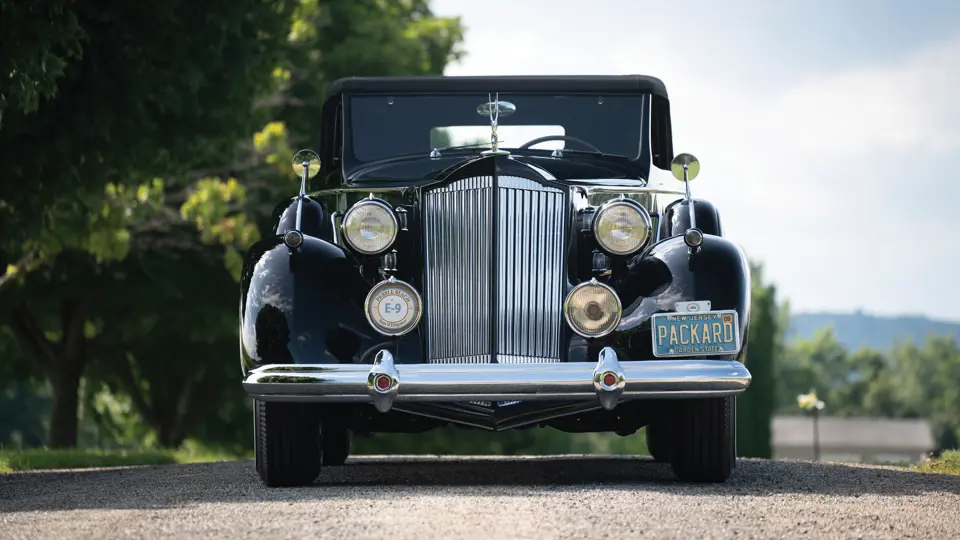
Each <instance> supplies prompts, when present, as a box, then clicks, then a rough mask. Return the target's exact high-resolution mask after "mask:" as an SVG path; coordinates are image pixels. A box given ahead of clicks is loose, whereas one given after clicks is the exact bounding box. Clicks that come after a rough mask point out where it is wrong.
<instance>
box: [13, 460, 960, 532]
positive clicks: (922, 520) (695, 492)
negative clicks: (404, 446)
mask: <svg viewBox="0 0 960 540" xmlns="http://www.w3.org/2000/svg"><path fill="white" fill-rule="evenodd" d="M118 537H124V538H156V537H178V538H180V537H205V538H231V539H238V538H258V539H262V538H271V539H272V538H305V537H310V538H317V537H324V538H351V539H359V538H389V539H391V540H400V539H406V538H410V539H426V538H444V539H457V540H461V539H472V538H483V539H506V538H517V539H526V538H638V537H643V538H663V537H669V538H797V537H802V538H871V539H873V538H960V477H951V476H943V475H931V474H920V473H914V472H908V471H904V470H900V469H896V468H892V467H885V468H884V467H868V466H853V465H841V464H830V463H817V464H814V463H809V462H791V461H760V460H740V461H739V462H738V468H737V470H736V472H735V473H734V477H733V478H731V479H730V481H729V482H727V483H726V484H713V485H686V484H681V483H679V482H677V481H675V480H674V479H673V477H672V476H671V475H670V470H669V467H668V466H667V465H664V464H660V463H654V462H652V461H649V459H647V458H622V457H580V456H562V457H531V458H473V457H471V458H454V457H442V458H436V457H418V458H403V457H391V458H364V459H357V458H353V459H351V460H350V461H348V462H347V464H346V465H345V466H343V467H330V468H327V469H325V470H324V472H323V474H322V476H321V479H320V480H319V481H318V482H317V484H316V485H314V486H312V487H309V488H297V489H266V488H264V487H262V485H261V484H260V482H259V479H258V478H257V475H256V472H255V471H254V466H253V463H252V462H251V461H237V462H229V463H206V464H196V465H170V466H160V467H133V468H116V469H99V470H86V471H57V472H30V473H17V474H7V475H0V538H44V539H46V538H58V539H59V538H98V539H99V538H118Z"/></svg>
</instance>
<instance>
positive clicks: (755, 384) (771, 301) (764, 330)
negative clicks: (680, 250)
mask: <svg viewBox="0 0 960 540" xmlns="http://www.w3.org/2000/svg"><path fill="white" fill-rule="evenodd" d="M750 273H751V280H752V281H751V298H752V301H751V306H750V329H749V333H748V336H747V341H746V352H747V354H746V360H745V361H746V364H747V366H748V369H749V370H750V373H751V375H752V376H753V380H752V382H751V383H750V386H749V387H748V388H747V390H746V392H744V393H743V394H742V395H741V396H740V397H738V398H737V452H738V454H739V455H741V456H745V457H762V458H769V457H771V456H772V454H773V452H772V448H771V444H770V443H771V441H770V424H771V421H772V419H773V412H774V409H775V406H776V375H775V373H776V360H777V358H778V357H779V356H780V354H781V352H780V351H781V347H782V335H783V328H782V326H781V321H780V314H779V310H780V306H779V305H778V303H777V298H776V287H774V286H773V285H772V284H767V283H764V281H763V269H762V267H761V266H759V265H752V267H751V272H750Z"/></svg>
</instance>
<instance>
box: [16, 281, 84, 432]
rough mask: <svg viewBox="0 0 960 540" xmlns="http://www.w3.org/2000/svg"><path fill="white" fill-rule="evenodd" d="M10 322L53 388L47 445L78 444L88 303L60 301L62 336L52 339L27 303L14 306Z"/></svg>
mask: <svg viewBox="0 0 960 540" xmlns="http://www.w3.org/2000/svg"><path fill="white" fill-rule="evenodd" d="M10 315H11V322H12V326H13V328H14V331H15V332H16V334H17V338H18V340H19V341H20V342H21V344H22V345H23V346H24V347H25V348H27V349H28V350H30V351H32V352H33V355H34V358H35V359H36V361H37V364H38V365H39V367H40V370H41V371H42V372H43V374H44V375H45V376H46V377H47V380H49V381H50V386H51V388H52V390H53V410H52V411H51V417H50V436H49V438H48V441H47V444H48V445H50V446H51V447H53V448H73V447H75V446H76V445H77V425H78V420H77V411H78V409H79V406H80V377H81V376H82V375H83V370H84V368H85V367H86V363H87V357H88V355H89V354H90V347H89V345H90V343H89V340H87V339H86V338H85V337H84V335H83V325H84V322H85V321H86V302H85V301H76V300H64V301H62V302H61V303H60V330H61V332H60V334H61V335H60V339H59V340H50V339H48V338H47V337H46V336H45V335H44V331H43V328H42V327H41V326H40V324H39V323H38V322H37V320H36V319H35V318H34V316H33V314H32V313H31V312H30V310H29V309H28V308H27V306H26V304H25V303H21V304H20V306H18V307H17V308H15V309H13V310H12V312H11V314H10Z"/></svg>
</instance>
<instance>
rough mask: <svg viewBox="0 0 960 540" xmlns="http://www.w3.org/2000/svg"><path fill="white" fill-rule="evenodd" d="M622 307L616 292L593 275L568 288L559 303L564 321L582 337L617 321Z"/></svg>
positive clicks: (597, 334) (603, 332)
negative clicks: (568, 292)
mask: <svg viewBox="0 0 960 540" xmlns="http://www.w3.org/2000/svg"><path fill="white" fill-rule="evenodd" d="M621 312H622V308H621V305H620V298H619V297H618V296H617V293H615V292H614V291H613V289H611V288H610V287H608V286H607V285H604V284H603V283H600V282H599V281H597V280H595V279H593V280H590V281H588V282H586V283H581V284H580V285H577V286H576V287H574V288H573V290H572V291H570V294H569V295H567V299H566V301H565V302H564V303H563V314H564V316H565V317H566V318H567V324H569V325H570V328H572V329H573V331H574V332H576V333H578V334H580V335H581V336H583V337H588V338H595V337H601V336H605V335H607V334H609V333H610V332H613V330H614V329H615V328H616V327H617V325H618V324H619V323H620V314H621Z"/></svg>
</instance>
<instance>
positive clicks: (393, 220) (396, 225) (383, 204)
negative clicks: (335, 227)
mask: <svg viewBox="0 0 960 540" xmlns="http://www.w3.org/2000/svg"><path fill="white" fill-rule="evenodd" d="M371 204H372V205H376V206H379V207H380V208H382V209H384V210H386V212H387V215H388V216H389V217H390V224H391V225H392V226H393V233H392V234H391V235H390V241H389V242H387V244H386V245H385V246H384V247H383V248H382V249H379V250H376V251H368V250H365V249H362V248H360V247H358V246H356V245H355V244H354V243H353V240H351V239H350V235H349V234H348V233H347V221H348V220H349V219H350V215H351V214H352V213H353V212H354V211H356V210H357V209H359V208H363V207H364V206H368V205H371ZM399 231H400V222H399V221H398V220H397V214H396V212H395V211H394V209H393V206H391V205H390V203H388V202H387V201H384V200H383V199H375V198H372V197H371V198H369V199H363V200H361V201H357V202H356V203H355V204H354V205H353V206H351V207H350V208H349V209H348V210H347V211H346V213H344V214H343V219H342V220H341V221H340V234H341V235H343V238H344V240H345V241H346V243H347V245H348V246H349V247H350V249H352V250H354V251H356V252H357V253H359V254H361V255H379V254H381V253H384V252H386V251H387V250H389V249H390V248H391V247H392V246H393V244H394V243H396V241H397V235H398V234H399Z"/></svg>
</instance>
